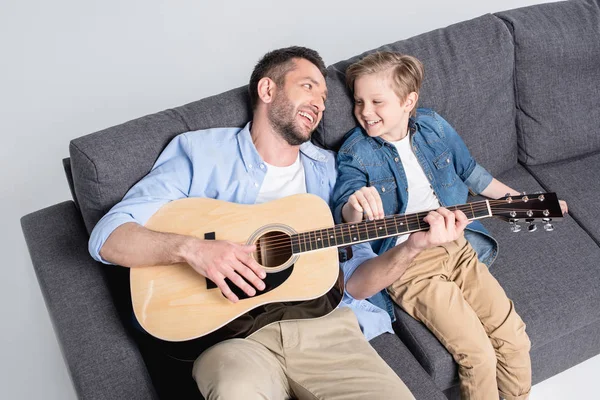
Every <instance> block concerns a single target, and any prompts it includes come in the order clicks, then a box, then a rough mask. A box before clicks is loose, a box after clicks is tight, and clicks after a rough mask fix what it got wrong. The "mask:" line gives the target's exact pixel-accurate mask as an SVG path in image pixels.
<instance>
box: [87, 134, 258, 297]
mask: <svg viewBox="0 0 600 400" xmlns="http://www.w3.org/2000/svg"><path fill="white" fill-rule="evenodd" d="M189 154H190V149H189V144H188V141H187V137H186V135H185V134H182V135H178V136H176V137H175V138H174V139H173V140H172V141H171V143H169V145H168V146H167V147H166V148H165V150H164V151H163V152H162V153H161V155H160V156H159V158H158V160H157V161H156V163H155V165H154V167H153V168H152V170H151V171H150V173H149V174H148V175H146V176H145V177H144V178H143V179H142V180H140V181H139V182H138V183H136V184H135V185H134V186H133V187H132V188H131V189H130V191H129V192H128V193H127V194H126V195H125V197H124V198H123V200H121V201H120V202H119V203H118V204H117V205H115V206H114V207H113V208H112V209H111V210H110V211H109V212H108V214H107V215H105V216H104V217H103V218H102V219H101V220H100V221H99V222H98V224H97V225H96V226H95V227H94V230H93V231H92V234H91V236H90V244H89V248H90V254H91V255H92V257H93V258H94V259H96V260H98V261H101V262H104V263H114V264H118V265H122V266H126V267H136V266H151V265H170V264H174V263H179V262H186V263H188V264H189V265H190V266H192V268H194V269H195V270H196V271H197V272H198V273H199V274H201V275H203V276H205V277H207V278H209V279H211V280H212V281H213V282H214V283H215V284H216V285H217V286H218V287H219V289H221V291H222V292H223V294H224V295H225V296H226V297H227V298H228V299H229V300H231V301H233V302H235V301H238V298H237V296H236V295H235V294H233V292H232V291H231V289H230V288H229V286H228V285H227V284H226V282H225V278H229V279H230V280H231V281H232V282H233V283H234V284H235V285H237V286H239V287H240V288H241V289H243V290H244V292H246V293H247V294H248V295H250V296H253V295H255V294H256V290H255V289H254V288H252V287H251V286H250V285H249V284H248V283H247V282H249V283H251V284H252V285H254V287H255V288H257V289H259V290H262V289H264V287H265V286H264V283H263V282H262V281H261V279H260V278H259V277H264V276H265V272H264V270H263V269H262V267H261V266H259V265H258V264H257V263H256V261H255V260H254V259H253V258H252V257H251V255H250V254H251V253H252V252H253V251H254V246H242V245H239V244H235V243H230V242H226V241H219V240H209V241H205V240H201V239H199V238H196V237H192V236H184V235H177V234H172V233H162V232H155V231H151V230H149V229H147V228H145V227H143V226H142V225H143V224H144V223H146V221H147V220H148V219H149V218H150V217H151V216H152V215H153V214H154V213H155V212H156V211H157V210H158V209H159V208H160V207H162V206H163V205H164V204H166V203H168V202H170V201H173V200H177V199H181V198H185V197H187V196H189V188H190V185H191V182H192V177H193V166H192V162H191V158H190V155H189ZM242 277H243V278H245V279H246V281H247V282H246V281H244V279H242Z"/></svg>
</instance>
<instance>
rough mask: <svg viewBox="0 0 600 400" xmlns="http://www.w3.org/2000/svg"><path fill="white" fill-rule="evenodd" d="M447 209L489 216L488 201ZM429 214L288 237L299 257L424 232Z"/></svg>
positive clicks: (365, 222)
mask: <svg viewBox="0 0 600 400" xmlns="http://www.w3.org/2000/svg"><path fill="white" fill-rule="evenodd" d="M446 208H447V209H449V210H451V211H454V210H461V211H462V212H463V213H465V215H466V216H467V218H468V219H469V220H473V219H480V218H486V217H491V216H492V214H491V211H490V209H489V203H488V201H487V200H483V201H478V202H474V203H468V204H461V205H457V206H450V207H446ZM428 213H429V211H423V212H419V213H414V214H405V215H391V216H388V217H385V218H383V219H378V220H372V221H362V222H358V223H346V224H340V225H336V226H334V227H332V228H326V229H319V230H316V231H310V232H303V233H298V234H295V235H292V236H291V243H292V252H293V253H294V254H299V253H304V252H307V251H313V250H319V249H323V248H326V247H338V246H347V245H350V244H355V243H361V242H366V241H369V240H375V239H380V238H386V237H390V236H397V235H402V234H406V233H411V232H417V231H421V230H425V229H428V228H429V224H428V223H427V222H425V221H423V218H425V216H427V214H428Z"/></svg>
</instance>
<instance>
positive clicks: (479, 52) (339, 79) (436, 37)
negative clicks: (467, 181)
mask: <svg viewBox="0 0 600 400" xmlns="http://www.w3.org/2000/svg"><path fill="white" fill-rule="evenodd" d="M377 50H389V51H398V52H402V53H406V54H410V55H413V56H415V57H417V58H419V59H420V60H421V61H422V62H423V64H424V68H425V79H424V82H423V86H422V89H421V93H420V99H419V106H420V107H430V108H433V109H434V110H435V111H437V112H438V113H439V114H440V115H441V116H442V117H444V118H445V119H446V120H448V122H450V124H451V125H452V126H453V127H454V128H455V129H456V131H457V132H458V133H459V134H460V135H461V136H462V137H463V139H465V141H468V142H469V150H470V151H471V153H472V155H473V156H474V157H475V158H476V159H477V160H479V162H480V163H481V164H482V165H483V166H484V167H485V168H487V169H488V170H489V171H490V172H491V173H492V174H499V173H501V172H503V171H506V170H508V169H510V168H512V167H513V166H514V165H515V164H516V162H517V157H516V149H517V136H516V130H515V124H514V117H515V103H514V92H513V68H514V65H513V55H514V49H513V45H512V39H511V37H510V33H509V31H508V29H507V28H506V26H505V25H504V24H503V23H502V21H501V20H499V19H498V18H496V17H494V16H492V15H484V16H482V17H479V18H475V19H473V20H470V21H466V22H461V23H459V24H455V25H451V26H449V27H447V28H444V29H438V30H435V31H432V32H428V33H425V34H422V35H419V36H416V37H413V38H410V39H407V40H402V41H399V42H395V43H392V44H389V45H385V46H382V47H380V48H378V49H377ZM368 53H370V52H367V53H363V54H362V55H360V56H358V57H353V58H350V59H348V60H346V61H342V62H338V63H336V64H334V65H332V66H330V67H329V68H328V72H329V75H328V77H327V87H328V90H329V96H328V100H327V104H326V106H327V109H326V110H325V115H324V117H323V123H322V124H321V126H320V127H319V130H318V132H317V133H316V134H315V140H316V141H317V142H318V143H321V144H324V145H325V146H327V147H329V148H331V149H334V150H337V149H338V148H339V146H340V144H341V139H342V137H343V135H344V134H345V133H346V132H347V131H348V130H350V129H351V128H353V127H354V126H355V125H356V121H355V120H354V118H353V116H352V98H351V97H350V94H349V92H348V91H347V89H346V86H345V74H344V72H345V70H346V68H347V67H348V66H349V65H350V64H351V63H353V62H355V61H357V60H358V59H360V58H362V57H363V56H364V55H366V54H368Z"/></svg>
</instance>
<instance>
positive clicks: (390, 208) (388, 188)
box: [369, 177, 398, 215]
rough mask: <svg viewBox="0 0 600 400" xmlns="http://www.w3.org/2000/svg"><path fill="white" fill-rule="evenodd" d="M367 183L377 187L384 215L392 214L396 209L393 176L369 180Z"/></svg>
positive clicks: (396, 201)
mask: <svg viewBox="0 0 600 400" xmlns="http://www.w3.org/2000/svg"><path fill="white" fill-rule="evenodd" d="M369 185H370V186H372V187H374V188H376V189H377V193H379V196H380V197H381V202H382V203H383V209H384V211H385V215H390V214H394V213H395V212H396V210H397V209H398V194H397V192H396V188H397V185H396V180H395V179H394V178H393V177H390V178H384V179H375V180H372V181H370V182H369Z"/></svg>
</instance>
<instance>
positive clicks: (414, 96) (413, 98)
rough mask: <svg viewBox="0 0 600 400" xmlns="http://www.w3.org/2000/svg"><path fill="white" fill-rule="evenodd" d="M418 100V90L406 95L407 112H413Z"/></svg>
mask: <svg viewBox="0 0 600 400" xmlns="http://www.w3.org/2000/svg"><path fill="white" fill-rule="evenodd" d="M417 100H419V94H418V93H417V92H410V93H409V94H408V96H406V101H405V102H404V107H405V109H406V112H411V111H412V110H413V108H415V106H416V105H417Z"/></svg>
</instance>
